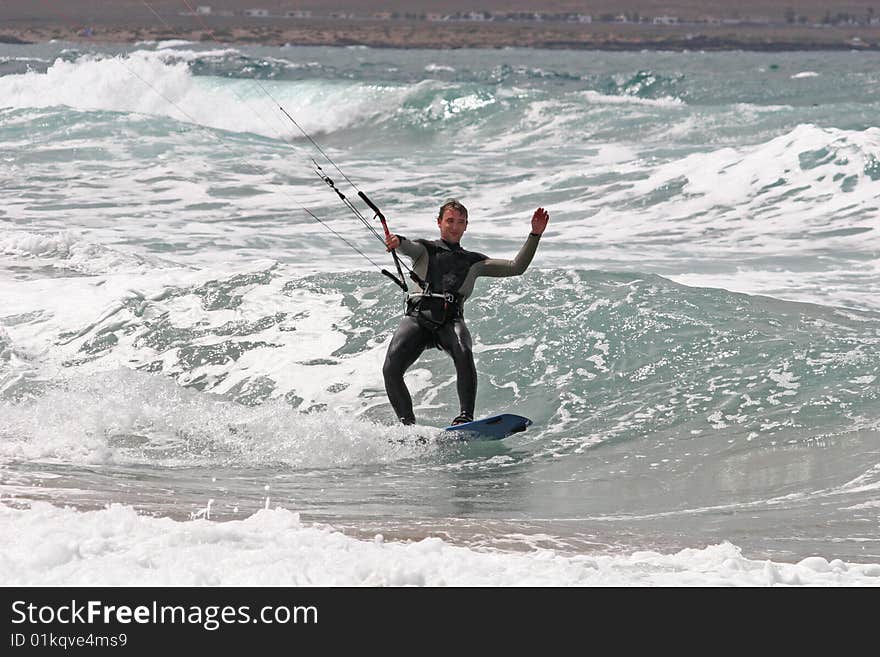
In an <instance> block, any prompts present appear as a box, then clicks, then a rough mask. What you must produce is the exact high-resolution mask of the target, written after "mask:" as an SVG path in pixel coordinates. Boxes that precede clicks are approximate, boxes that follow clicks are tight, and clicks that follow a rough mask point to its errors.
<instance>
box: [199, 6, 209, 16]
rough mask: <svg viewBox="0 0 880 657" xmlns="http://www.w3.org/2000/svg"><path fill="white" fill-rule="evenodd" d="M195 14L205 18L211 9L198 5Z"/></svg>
mask: <svg viewBox="0 0 880 657" xmlns="http://www.w3.org/2000/svg"><path fill="white" fill-rule="evenodd" d="M196 13H197V14H200V15H202V16H207V15H208V14H210V13H211V7H209V6H208V5H199V6H198V7H196Z"/></svg>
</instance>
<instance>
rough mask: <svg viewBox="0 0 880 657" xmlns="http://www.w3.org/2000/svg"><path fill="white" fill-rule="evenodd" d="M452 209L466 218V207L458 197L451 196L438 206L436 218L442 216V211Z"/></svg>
mask: <svg viewBox="0 0 880 657" xmlns="http://www.w3.org/2000/svg"><path fill="white" fill-rule="evenodd" d="M450 208H451V209H453V210H456V211H457V212H459V213H460V214H461V215H462V216H463V217H464V218H465V219H467V216H468V213H467V208H466V207H464V206H463V205H462V204H461V203H460V202H459V201H458V199H455V198H451V199H449V200H448V201H445V202H444V203H443V205H441V206H440V212H439V213H438V214H437V219H442V218H443V213H444V212H446V210H448V209H450Z"/></svg>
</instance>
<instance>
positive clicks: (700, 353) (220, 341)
mask: <svg viewBox="0 0 880 657" xmlns="http://www.w3.org/2000/svg"><path fill="white" fill-rule="evenodd" d="M878 71H880V56H878V55H876V54H870V53H788V54H765V53H761V54H754V53H713V54H707V53H613V54H612V53H597V52H561V51H552V52H551V51H536V52H532V51H526V50H516V49H513V50H503V51H453V52H441V51H405V52H404V51H392V50H388V51H384V50H371V49H363V48H354V49H331V48H274V49H269V48H225V47H224V48H220V47H211V46H205V45H195V44H186V43H178V44H171V45H168V44H164V45H162V46H157V45H156V44H140V45H138V46H134V47H125V48H121V47H109V46H108V47H101V46H93V47H90V48H88V49H85V48H83V47H82V46H75V47H74V46H71V45H69V44H46V45H40V46H15V47H13V46H2V47H0V163H2V164H0V180H2V185H3V189H4V198H3V201H2V202H0V299H2V303H0V494H2V496H3V498H4V499H11V500H18V501H19V502H20V501H21V500H33V499H48V500H51V501H53V502H55V503H59V504H65V503H70V504H76V505H79V506H81V507H82V508H97V507H100V506H101V505H103V504H106V503H108V502H121V503H124V504H129V505H132V506H134V507H135V508H137V509H138V510H140V511H142V512H144V513H147V514H151V515H156V516H160V517H166V516H167V517H172V518H187V517H189V516H190V515H192V514H194V513H198V512H199V510H201V509H204V508H205V506H206V504H208V501H209V500H210V501H211V502H210V504H208V508H209V509H210V510H211V517H212V519H214V520H229V519H234V518H243V517H247V516H249V515H251V514H252V513H253V512H254V511H255V510H257V509H260V508H263V506H265V505H266V504H271V505H273V506H274V505H280V506H282V507H284V508H287V509H292V510H296V511H299V512H300V513H301V514H302V516H303V517H304V518H307V519H310V520H316V521H320V522H329V523H332V524H333V525H334V526H336V527H341V528H344V529H345V530H346V531H349V532H351V533H353V534H354V535H357V536H365V537H369V536H372V535H373V534H374V533H377V532H380V533H383V534H384V535H385V536H386V537H401V538H420V537H423V536H428V535H440V536H442V537H444V538H445V539H446V540H449V541H451V542H453V543H455V544H457V545H462V546H466V547H470V548H474V549H477V548H479V549H482V548H486V547H493V548H498V549H501V550H507V551H520V550H527V549H531V548H532V547H533V546H535V545H552V546H553V547H554V548H555V549H559V550H562V551H564V552H569V553H573V554H595V553H606V552H611V553H615V554H618V553H620V554H622V553H630V552H634V551H637V550H644V549H657V550H661V551H672V550H679V549H683V548H698V549H701V548H704V547H706V546H707V545H713V544H717V543H720V542H723V541H730V542H732V543H733V544H735V545H736V546H738V547H739V548H741V549H742V551H743V553H744V554H745V555H746V556H748V557H750V558H754V559H762V558H773V559H782V560H797V559H801V558H804V557H806V556H809V555H813V554H820V555H823V556H826V557H828V558H831V557H837V558H842V559H847V560H850V561H862V562H877V561H878V560H880V546H878V541H880V534H878V530H877V527H878V526H880V525H878V522H877V520H878V514H880V501H878V497H877V495H878V491H880V461H878V458H877V445H878V438H880V433H878V426H880V425H878V422H880V402H878V392H880V380H878V376H880V365H878V361H877V357H876V353H877V345H878V341H880V304H878V301H877V296H876V289H877V284H878V282H880V275H878V266H877V255H878V249H880V238H878V223H877V222H878V216H880V209H878V208H880V127H878V126H877V121H876V117H877V116H878V115H880V113H878V112H880V73H878ZM279 104H280V105H282V106H283V107H284V108H285V109H286V110H287V111H288V112H289V113H290V114H291V115H292V116H293V117H294V118H295V120H296V121H297V122H298V123H299V124H300V125H301V126H303V127H304V128H305V129H306V130H307V131H308V132H309V134H310V135H312V136H313V137H314V138H315V139H316V140H317V141H318V142H319V143H320V145H321V146H322V147H323V148H324V150H325V151H326V152H327V154H329V155H330V157H331V158H332V159H333V161H334V162H335V163H336V164H338V165H339V166H340V167H341V169H342V170H343V171H344V172H345V174H346V175H347V176H348V177H349V178H350V179H351V180H352V181H353V182H354V183H355V184H356V185H357V186H358V188H359V189H362V190H364V191H366V192H368V193H369V195H370V196H371V197H372V198H373V199H374V200H376V201H377V203H379V205H380V206H381V207H382V209H383V211H384V212H385V214H386V215H387V216H388V221H389V224H390V226H391V229H392V230H393V231H395V232H398V233H401V234H405V235H408V236H412V237H416V236H426V237H430V236H432V235H434V234H435V231H436V227H435V224H434V220H433V216H434V213H435V212H436V207H437V206H439V204H440V203H441V202H442V201H443V200H444V199H445V198H447V197H449V196H456V197H458V198H460V199H461V200H462V201H463V202H464V203H465V204H466V205H467V206H468V207H469V209H470V219H471V221H470V225H469V228H468V232H467V234H466V236H465V241H464V244H465V246H466V247H469V248H472V249H473V250H477V251H481V252H484V253H488V254H490V255H492V256H494V257H512V256H513V255H514V254H515V253H516V250H517V249H518V248H519V246H520V245H521V243H522V241H523V240H524V238H525V236H526V235H527V233H528V231H529V217H530V216H531V212H532V211H533V210H534V208H535V207H537V206H539V205H540V206H543V207H546V208H548V209H549V211H550V213H551V223H550V227H549V229H548V232H547V234H546V235H545V237H544V239H543V240H542V244H541V247H540V249H539V251H538V254H537V256H536V258H535V261H534V263H533V265H532V267H531V268H530V269H529V270H528V272H527V273H526V274H525V275H524V276H522V277H520V278H512V279H505V280H494V281H490V280H485V279H484V280H481V281H479V282H478V284H477V287H476V290H475V293H474V296H473V297H472V299H471V300H470V301H469V303H468V307H467V310H466V314H467V317H468V324H469V326H470V328H471V331H472V333H473V334H474V336H475V342H476V345H475V346H476V355H477V366H478V371H479V373H480V388H479V392H478V400H477V401H478V413H479V414H484V415H485V414H491V413H496V412H502V411H507V410H511V411H515V412H518V413H521V414H524V415H527V416H529V417H531V418H532V419H533V420H534V425H533V426H532V427H530V428H529V430H528V431H527V432H526V433H524V434H519V435H516V436H514V437H511V438H509V439H507V440H505V441H503V442H502V443H494V444H473V445H449V444H445V443H443V442H438V441H436V440H434V439H433V438H432V439H431V440H429V441H428V443H427V444H422V443H420V442H418V441H417V440H416V438H417V436H418V435H425V434H427V435H429V437H430V436H433V434H431V431H430V429H428V428H419V429H416V430H407V429H404V428H401V427H397V426H395V425H394V424H393V417H392V414H391V410H390V407H389V406H388V404H387V402H386V400H385V395H384V390H383V386H382V378H381V364H382V360H383V358H384V351H385V349H386V347H387V342H388V340H389V338H390V336H391V334H392V332H393V330H394V328H395V327H396V325H397V322H398V321H399V317H400V313H401V298H400V294H399V292H398V291H396V288H395V287H394V286H393V285H392V284H391V283H390V282H389V281H388V280H387V279H386V278H385V277H383V276H382V275H381V274H380V273H379V271H378V268H376V267H374V266H373V265H372V264H371V263H370V262H368V261H367V260H365V259H364V258H363V257H362V256H361V255H359V254H358V253H357V252H355V251H354V250H353V249H352V248H351V247H350V245H349V244H347V243H346V242H345V241H343V240H341V239H338V237H337V236H336V235H334V234H331V233H330V232H329V231H328V227H329V228H331V229H332V230H333V231H335V232H336V233H338V234H339V235H341V236H343V237H344V238H345V239H346V240H348V241H349V242H351V243H352V244H354V245H356V246H357V247H358V248H359V249H361V250H363V251H364V252H365V254H366V255H367V256H368V257H369V258H370V259H372V260H373V261H375V262H377V263H379V265H380V266H382V267H389V268H390V267H391V262H390V259H388V257H387V256H386V255H385V254H384V252H383V249H382V245H381V244H380V243H379V242H378V241H377V240H375V239H374V238H373V237H372V236H371V234H370V233H369V232H368V231H367V230H366V229H365V228H364V227H363V226H362V225H361V224H360V223H359V222H358V221H357V220H356V219H355V218H354V217H353V216H352V215H351V214H350V213H349V212H348V211H347V210H346V208H345V207H344V206H343V204H342V203H341V202H340V201H339V200H338V199H337V198H336V196H335V195H334V194H333V193H332V192H331V191H330V190H329V189H327V188H326V187H325V186H324V185H323V183H321V181H320V180H319V179H318V178H317V177H316V176H315V174H314V171H313V167H312V165H311V158H313V157H314V158H316V159H317V160H319V162H320V163H321V165H322V166H323V167H324V169H325V171H326V172H327V173H329V174H330V175H332V176H333V177H334V179H335V180H336V182H337V183H338V184H339V185H340V188H342V189H344V190H345V192H346V194H347V195H349V196H350V197H352V198H354V197H356V191H355V190H354V189H353V188H351V187H350V186H348V185H347V183H346V181H345V180H344V178H343V176H342V175H340V174H339V172H337V171H336V170H335V169H334V168H333V167H332V166H331V165H330V164H329V163H327V162H326V160H322V159H321V154H320V153H319V152H318V151H317V150H316V149H315V148H314V147H313V146H312V144H310V143H309V141H308V140H307V139H305V138H304V137H303V135H302V134H301V133H300V131H299V130H298V129H297V128H296V126H295V125H293V124H292V123H291V122H290V121H289V120H288V119H287V118H286V117H285V116H283V115H282V114H281V113H280V111H279V110H278V105H279ZM304 207H305V208H308V209H309V210H311V211H312V212H314V213H315V214H316V215H317V216H318V217H319V218H320V219H321V221H322V222H324V223H319V222H317V221H315V220H314V218H312V217H311V216H309V215H308V214H307V213H306V212H304V211H303V209H302V208H304ZM364 212H366V210H365V209H364ZM408 381H409V383H410V386H411V389H412V390H413V393H414V399H415V402H416V413H417V415H418V419H419V422H420V423H421V424H423V425H427V427H436V426H442V425H443V424H445V423H446V422H447V421H448V419H449V418H451V417H452V416H454V415H455V414H456V413H457V406H456V399H455V381H454V371H453V369H452V365H451V362H449V360H448V359H447V358H446V357H445V356H444V355H443V354H441V353H440V352H431V353H427V354H426V355H425V356H424V357H423V358H422V359H421V360H420V361H419V362H418V363H417V364H416V366H414V367H413V369H412V370H411V374H410V375H409V377H408Z"/></svg>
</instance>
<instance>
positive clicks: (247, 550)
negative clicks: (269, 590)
mask: <svg viewBox="0 0 880 657" xmlns="http://www.w3.org/2000/svg"><path fill="white" fill-rule="evenodd" d="M6 501H7V502H9V501H10V500H6ZM29 506H30V508H26V509H17V508H13V507H10V506H7V505H4V504H0V584H2V585H3V586H22V585H28V586H120V585H122V586H243V585H250V586H269V585H271V586H278V585H284V586H880V566H878V565H872V564H857V563H847V562H844V561H841V560H840V559H834V558H826V557H822V556H812V557H808V558H805V559H802V560H801V561H799V562H797V563H784V562H774V561H765V560H754V559H749V558H747V557H744V556H743V555H742V553H741V551H740V549H739V548H737V547H736V546H735V545H732V544H731V543H722V544H719V545H710V546H707V547H704V548H692V549H685V550H682V551H680V552H676V553H672V554H662V553H658V552H652V551H638V552H633V553H632V554H630V555H621V556H617V555H614V556H612V555H605V554H596V555H580V556H565V555H564V554H561V553H558V552H557V551H554V550H550V549H536V550H531V551H529V552H523V553H514V552H499V551H493V550H474V549H469V548H466V547H462V546H457V545H454V544H451V543H449V542H447V541H444V540H443V539H441V538H436V537H426V538H423V539H421V540H412V541H390V540H389V541H386V540H384V539H383V538H382V536H381V535H376V537H375V538H374V539H372V540H363V539H358V538H354V537H351V536H347V535H345V534H342V533H341V532H339V531H337V530H335V529H334V528H333V527H330V526H326V525H313V524H309V523H305V522H303V521H302V520H301V519H300V516H299V514H297V513H293V512H290V511H287V510H284V509H281V508H276V509H271V510H261V511H258V512H257V513H255V514H254V515H252V516H251V517H249V518H247V519H245V520H234V521H228V522H222V523H218V522H214V521H210V520H205V519H197V520H191V521H185V522H178V521H174V520H171V519H169V518H152V517H149V516H144V515H138V514H137V513H136V512H135V510H134V509H132V508H131V507H128V506H123V505H119V504H113V505H111V506H110V507H109V508H106V509H104V510H100V511H85V512H80V511H76V510H73V509H70V508H67V509H59V508H56V507H53V506H51V505H49V504H46V503H33V504H31V505H29Z"/></svg>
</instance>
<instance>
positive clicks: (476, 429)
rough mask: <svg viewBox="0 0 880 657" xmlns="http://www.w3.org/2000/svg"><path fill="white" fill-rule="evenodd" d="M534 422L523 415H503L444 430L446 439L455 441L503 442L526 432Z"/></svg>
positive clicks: (456, 425)
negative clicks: (516, 434) (502, 440)
mask: <svg viewBox="0 0 880 657" xmlns="http://www.w3.org/2000/svg"><path fill="white" fill-rule="evenodd" d="M531 423H532V421H531V420H530V419H529V418H527V417H523V416H522V415H512V414H510V413H503V414H501V415H493V416H492V417H487V418H483V419H481V420H474V421H473V422H465V423H464V424H454V425H452V426H451V427H446V428H445V429H443V431H444V437H448V438H452V439H453V440H501V439H502V438H507V437H508V436H511V435H513V434H515V433H519V432H521V431H525V430H526V428H527V427H528V426H529V425H530V424H531Z"/></svg>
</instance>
